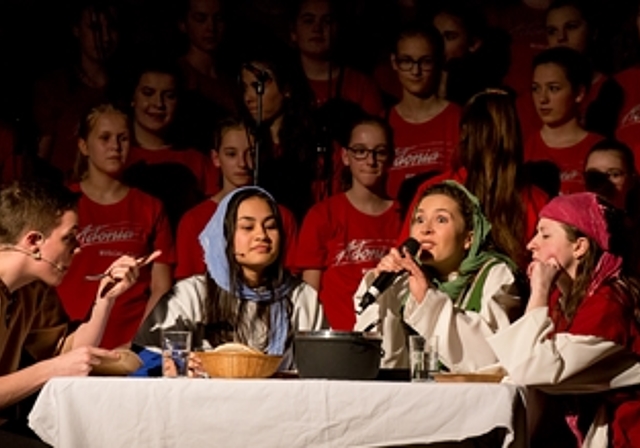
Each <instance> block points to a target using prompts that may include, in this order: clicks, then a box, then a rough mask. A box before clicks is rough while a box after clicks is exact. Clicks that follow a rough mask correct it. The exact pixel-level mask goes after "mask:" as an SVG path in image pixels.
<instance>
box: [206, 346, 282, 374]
mask: <svg viewBox="0 0 640 448" xmlns="http://www.w3.org/2000/svg"><path fill="white" fill-rule="evenodd" d="M195 355H196V356H197V357H198V358H199V359H200V362H201V363H202V368H203V369H204V371H205V372H207V374H208V375H209V376H210V377H213V378H268V377H270V376H271V375H273V374H274V373H275V372H276V370H278V366H280V363H281V362H282V356H275V355H265V354H264V353H262V352H260V351H258V350H255V349H253V348H251V347H249V346H246V345H243V344H237V343H235V342H232V343H228V344H223V345H220V346H218V347H216V348H215V349H214V350H212V351H207V352H196V353H195Z"/></svg>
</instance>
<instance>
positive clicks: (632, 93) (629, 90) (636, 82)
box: [614, 65, 640, 127]
mask: <svg viewBox="0 0 640 448" xmlns="http://www.w3.org/2000/svg"><path fill="white" fill-rule="evenodd" d="M614 78H615V80H616V81H618V84H620V86H621V87H622V91H623V92H624V103H623V106H622V113H621V114H620V127H624V126H625V125H627V124H630V123H633V122H637V121H640V65H636V66H634V67H630V68H628V69H626V70H623V71H621V72H620V73H618V74H617V75H615V76H614Z"/></svg>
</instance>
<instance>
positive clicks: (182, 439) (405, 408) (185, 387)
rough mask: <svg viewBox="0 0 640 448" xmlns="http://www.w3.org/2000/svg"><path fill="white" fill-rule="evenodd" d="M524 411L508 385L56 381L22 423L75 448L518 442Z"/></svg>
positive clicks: (47, 438) (306, 447)
mask: <svg viewBox="0 0 640 448" xmlns="http://www.w3.org/2000/svg"><path fill="white" fill-rule="evenodd" d="M516 409H518V410H517V411H515V410H516ZM522 409H523V408H522V402H521V401H520V393H519V391H518V389H517V388H516V387H515V386H512V385H506V384H435V383H413V384H412V383H392V382H366V381H324V380H289V379H285V380H277V379H268V380H223V379H215V380H214V379H169V378H167V379H163V378H154V379H151V378H150V379H139V378H92V377H89V378H55V379H52V380H51V381H49V382H48V383H47V384H46V385H45V386H44V388H43V389H42V391H41V393H40V396H39V398H38V400H37V402H36V404H35V406H34V408H33V411H32V412H31V414H30V415H29V425H30V426H31V428H32V429H33V430H35V432H36V433H37V434H38V435H39V436H40V437H41V438H42V439H43V440H44V441H45V442H47V443H49V444H51V445H54V446H56V447H74V448H75V447H89V448H93V447H96V448H100V447H105V448H106V447H109V448H118V447H127V448H143V447H150V448H151V447H152V448H162V447H180V448H191V447H205V446H206V447H213V446H215V447H248V446H259V447H301V448H302V447H304V448H309V447H339V448H343V447H372V446H391V445H407V444H418V443H429V442H435V441H445V440H446V441H451V440H453V441H456V440H462V439H465V438H468V437H472V436H478V435H482V434H485V433H487V432H489V431H491V430H492V429H494V428H499V427H501V428H505V429H506V430H507V436H506V439H505V442H504V446H516V445H518V446H524V443H525V442H524V440H522V439H524V436H523V435H522V437H521V433H520V430H521V429H522V428H524V412H522ZM514 415H515V416H517V417H515V418H514ZM515 428H518V432H517V435H518V439H519V440H518V441H516V442H515V443H513V444H511V442H512V441H513V440H514V432H515Z"/></svg>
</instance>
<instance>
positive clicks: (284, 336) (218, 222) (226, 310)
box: [143, 187, 323, 368]
mask: <svg viewBox="0 0 640 448" xmlns="http://www.w3.org/2000/svg"><path fill="white" fill-rule="evenodd" d="M284 235H285V234H284V232H283V230H282V219H281V217H280V213H279V209H278V206H277V204H276V203H275V201H274V200H273V198H272V197H271V196H270V195H269V194H268V193H267V192H266V191H265V190H263V189H261V188H259V187H243V188H238V189H236V190H234V191H233V192H231V193H229V194H228V195H227V196H225V198H224V199H223V200H222V201H221V202H220V204H219V206H218V208H217V210H216V212H215V214H214V215H213V217H212V218H211V220H210V221H209V223H208V224H207V226H206V227H205V229H204V230H203V231H202V233H201V234H200V243H201V245H202V247H203V249H204V258H205V260H204V261H205V264H206V267H207V272H206V274H205V275H195V276H192V277H189V278H186V279H184V280H182V281H180V282H178V283H177V284H176V285H175V287H174V288H173V290H172V291H171V292H169V293H168V294H167V295H166V296H165V298H164V299H163V301H162V302H161V304H160V305H159V306H158V307H157V308H156V309H155V310H154V312H153V314H152V315H151V316H150V318H149V319H148V321H147V322H146V323H145V327H146V329H147V333H146V335H143V336H145V337H146V338H149V337H154V338H155V339H156V340H157V341H159V338H158V337H157V333H158V332H159V331H160V330H169V329H171V330H190V331H192V332H193V334H194V340H195V344H194V345H195V346H196V347H197V346H198V345H201V346H202V348H205V349H207V348H214V347H216V346H218V345H221V344H224V343H227V342H238V343H242V344H245V345H248V346H251V347H253V348H255V349H258V350H260V351H263V352H265V353H268V354H274V355H285V361H283V364H282V366H281V368H288V367H290V362H291V357H290V348H291V343H292V339H293V338H292V336H293V333H294V331H296V330H314V329H319V328H321V327H322V323H323V313H322V308H321V306H320V304H319V302H318V300H317V295H316V291H315V290H314V289H313V288H311V287H310V286H309V285H307V284H306V283H304V282H302V281H301V280H298V279H296V278H295V277H293V276H292V275H291V274H290V273H289V272H287V271H286V270H285V269H284V267H283V258H284V252H283V248H284V245H285V241H284ZM157 341H156V344H157Z"/></svg>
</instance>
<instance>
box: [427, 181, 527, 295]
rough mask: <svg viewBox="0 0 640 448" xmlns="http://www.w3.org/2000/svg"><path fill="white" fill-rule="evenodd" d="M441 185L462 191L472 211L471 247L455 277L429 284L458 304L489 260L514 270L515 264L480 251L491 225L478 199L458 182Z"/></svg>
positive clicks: (445, 182)
mask: <svg viewBox="0 0 640 448" xmlns="http://www.w3.org/2000/svg"><path fill="white" fill-rule="evenodd" d="M442 183H444V184H447V185H450V186H452V187H455V188H457V189H459V190H461V191H463V192H464V194H465V195H467V197H468V198H469V201H470V202H471V204H472V210H473V229H472V230H473V240H472V242H471V247H470V248H469V251H468V252H467V256H466V257H465V258H464V259H463V260H462V263H460V267H459V268H458V271H457V275H456V276H454V277H453V278H452V279H451V280H447V281H440V280H438V279H436V278H433V279H431V282H432V283H433V284H434V285H435V286H436V287H437V288H438V289H439V290H440V291H443V292H445V293H447V295H448V296H449V297H451V299H452V300H453V301H454V302H458V300H460V299H461V297H460V296H461V295H462V294H463V293H464V292H465V290H466V289H467V287H468V286H469V284H470V283H471V282H472V281H473V279H474V278H475V276H476V274H477V273H478V271H479V270H480V269H481V268H482V266H484V265H485V264H486V263H487V262H489V261H491V260H499V261H502V262H504V263H506V264H507V265H509V267H510V268H511V269H515V263H513V261H511V259H510V258H509V257H507V256H505V255H502V254H499V253H497V252H493V251H487V250H482V246H483V245H484V243H485V241H486V239H487V237H488V236H489V233H490V232H491V223H490V222H489V221H488V220H487V218H485V216H484V214H483V213H482V208H481V207H480V201H478V198H477V197H475V196H474V195H473V194H471V193H470V192H469V190H467V189H466V188H465V187H464V186H462V185H461V184H459V183H458V182H455V181H452V180H446V181H444V182H442Z"/></svg>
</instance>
